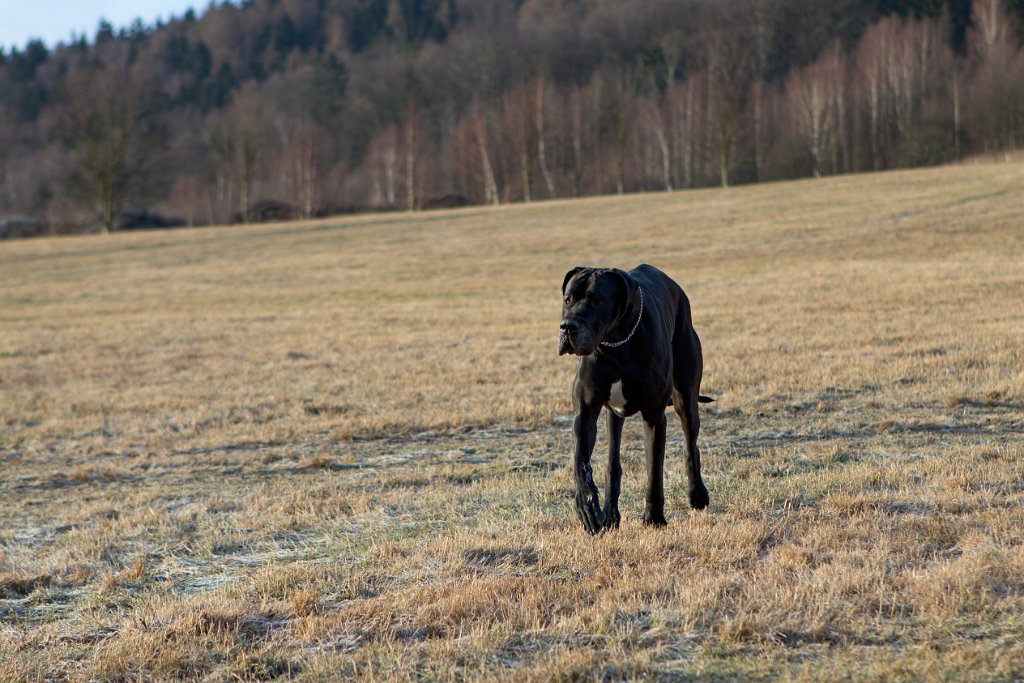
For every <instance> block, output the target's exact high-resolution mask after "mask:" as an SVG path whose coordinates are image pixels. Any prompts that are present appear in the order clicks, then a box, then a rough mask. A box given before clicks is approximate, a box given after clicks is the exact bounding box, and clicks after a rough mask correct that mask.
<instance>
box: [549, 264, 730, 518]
mask: <svg viewBox="0 0 1024 683" xmlns="http://www.w3.org/2000/svg"><path fill="white" fill-rule="evenodd" d="M562 300H563V301H562V323H561V326H560V331H559V335H558V354H559V355H563V354H567V353H573V354H576V355H577V356H580V362H579V366H578V367H577V369H576V379H575V381H574V382H573V386H572V396H573V406H574V407H575V409H576V419H575V420H574V421H573V426H572V429H573V435H574V436H575V446H574V452H573V475H574V478H575V481H576V512H577V513H578V514H579V517H580V521H581V522H583V527H584V528H585V529H586V530H587V532H589V533H591V534H597V533H600V532H602V531H603V530H605V529H613V528H618V526H619V485H620V482H621V480H622V466H621V464H620V462H619V442H620V440H621V438H622V424H623V422H624V421H625V418H627V417H629V416H630V415H635V414H636V413H640V414H641V415H642V416H643V419H644V450H645V452H646V455H647V505H646V508H645V510H644V517H643V518H644V522H646V523H647V524H652V525H656V526H664V525H665V524H666V523H667V522H666V521H665V489H664V464H665V408H666V407H667V406H669V405H671V406H672V407H673V408H674V409H675V411H676V413H677V414H678V415H679V418H680V419H681V420H682V423H683V433H684V434H685V435H686V453H687V461H686V474H687V477H688V479H689V489H690V505H691V507H693V508H696V509H698V510H702V509H704V508H706V507H707V505H708V500H709V499H708V490H707V487H705V486H704V482H703V481H702V480H701V477H700V449H698V447H697V435H698V433H699V432H700V416H699V415H698V413H697V404H698V403H706V402H710V401H711V400H712V399H709V398H707V397H705V396H701V395H700V380H701V373H702V372H703V368H704V361H703V357H702V356H701V348H700V339H699V338H698V337H697V333H696V332H695V331H694V329H693V323H692V320H691V317H690V302H689V300H688V299H687V298H686V294H684V293H683V290H682V288H681V287H680V286H679V285H677V284H676V283H675V282H674V281H673V280H672V279H671V278H669V277H668V276H667V275H665V273H663V272H661V271H660V270H658V269H657V268H655V267H654V266H649V265H646V264H644V265H640V266H637V267H636V268H634V269H633V270H631V271H629V272H626V271H623V270H619V269H618V268H587V267H584V266H577V267H576V268H573V269H572V270H570V271H569V272H568V273H566V274H565V279H564V280H563V281H562ZM602 407H607V408H608V472H607V479H606V480H605V481H606V483H605V502H604V509H603V510H602V509H601V506H600V501H599V498H598V491H597V486H595V485H594V478H593V474H592V471H591V467H590V456H591V454H592V453H593V451H594V443H595V441H596V440H597V418H598V416H599V415H600V413H601V408H602Z"/></svg>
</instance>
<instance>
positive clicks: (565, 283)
mask: <svg viewBox="0 0 1024 683" xmlns="http://www.w3.org/2000/svg"><path fill="white" fill-rule="evenodd" d="M586 269H587V267H586V266H576V267H575V268H573V269H572V270H570V271H569V272H568V273H566V274H565V279H563V280H562V294H565V286H566V285H567V284H569V280H571V279H572V276H573V275H575V274H576V273H578V272H580V271H582V270H586Z"/></svg>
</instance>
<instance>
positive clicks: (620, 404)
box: [608, 380, 626, 417]
mask: <svg viewBox="0 0 1024 683" xmlns="http://www.w3.org/2000/svg"><path fill="white" fill-rule="evenodd" d="M608 407H609V408H610V409H611V410H612V411H614V412H615V414H616V415H618V416H619V417H625V416H626V397H625V395H624V394H623V393H622V380H619V381H618V382H615V383H614V384H612V389H611V393H610V394H609V396H608Z"/></svg>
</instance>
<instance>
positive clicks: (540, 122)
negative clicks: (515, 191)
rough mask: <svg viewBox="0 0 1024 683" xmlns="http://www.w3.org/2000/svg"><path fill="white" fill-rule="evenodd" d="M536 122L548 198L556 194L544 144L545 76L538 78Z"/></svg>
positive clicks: (541, 166) (541, 168)
mask: <svg viewBox="0 0 1024 683" xmlns="http://www.w3.org/2000/svg"><path fill="white" fill-rule="evenodd" d="M533 120H534V123H535V125H536V127H537V163H538V164H539V165H540V173H541V176H543V178H544V187H545V188H546V189H547V191H548V198H549V199H550V198H551V197H554V196H555V180H554V178H552V177H551V171H549V170H548V160H547V152H546V150H545V146H544V77H543V76H541V77H540V78H539V79H537V99H536V106H535V108H534V116H533Z"/></svg>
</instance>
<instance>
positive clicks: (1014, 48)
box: [967, 0, 1024, 151]
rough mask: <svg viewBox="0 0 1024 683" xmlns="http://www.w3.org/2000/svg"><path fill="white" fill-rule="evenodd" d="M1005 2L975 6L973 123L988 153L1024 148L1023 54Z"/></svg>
mask: <svg viewBox="0 0 1024 683" xmlns="http://www.w3.org/2000/svg"><path fill="white" fill-rule="evenodd" d="M1003 4H1004V3H1003V2H1002V0H979V1H978V2H976V3H975V4H974V8H973V12H972V15H971V16H972V21H973V24H974V28H972V29H971V30H970V32H969V33H968V36H967V39H968V46H969V49H970V64H969V67H970V74H971V87H970V98H969V102H970V119H971V124H972V127H973V128H974V129H975V130H976V131H977V135H978V137H979V138H980V139H981V141H982V144H983V145H984V149H985V151H995V150H999V149H1006V148H1012V147H1019V146H1021V145H1024V51H1021V49H1020V44H1019V43H1018V42H1017V40H1016V38H1015V36H1014V35H1013V32H1012V31H1010V29H1009V26H1008V23H1009V20H1008V17H1007V16H1006V10H1005V8H1004V6H1003Z"/></svg>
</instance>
